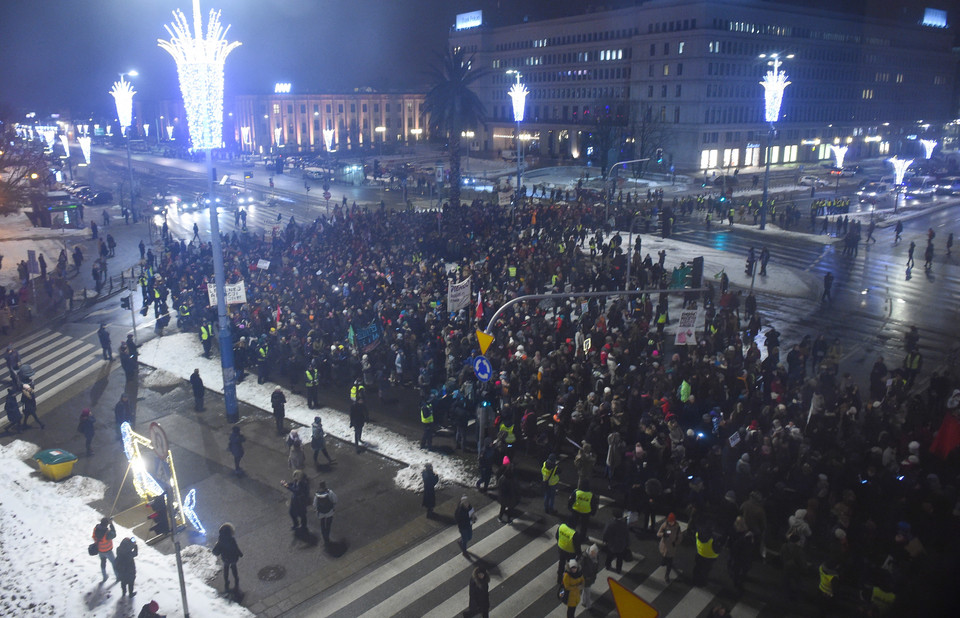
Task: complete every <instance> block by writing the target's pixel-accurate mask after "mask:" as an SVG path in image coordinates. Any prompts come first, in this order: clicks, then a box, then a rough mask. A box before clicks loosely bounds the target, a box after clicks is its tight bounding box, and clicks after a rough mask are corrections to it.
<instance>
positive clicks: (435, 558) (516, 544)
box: [291, 504, 765, 618]
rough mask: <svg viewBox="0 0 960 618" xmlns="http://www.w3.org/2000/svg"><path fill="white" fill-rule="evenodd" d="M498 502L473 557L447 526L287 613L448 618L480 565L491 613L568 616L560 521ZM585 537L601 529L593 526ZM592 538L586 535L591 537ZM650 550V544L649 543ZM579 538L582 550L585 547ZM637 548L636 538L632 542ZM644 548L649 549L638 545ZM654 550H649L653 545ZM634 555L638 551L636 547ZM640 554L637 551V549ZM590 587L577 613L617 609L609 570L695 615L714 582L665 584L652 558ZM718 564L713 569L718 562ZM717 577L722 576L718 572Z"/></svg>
mask: <svg viewBox="0 0 960 618" xmlns="http://www.w3.org/2000/svg"><path fill="white" fill-rule="evenodd" d="M498 509H499V507H498V506H497V505H496V504H492V505H489V506H487V507H484V508H482V509H480V511H479V512H478V520H477V523H476V524H475V525H474V537H473V541H472V542H471V544H470V546H469V548H468V549H469V552H470V554H471V558H470V559H469V560H468V559H467V558H464V557H463V556H462V555H461V553H460V550H459V547H458V546H457V543H456V542H457V540H458V539H459V533H458V531H457V529H456V527H453V526H451V527H449V528H446V529H444V530H442V531H441V532H439V533H437V534H435V535H433V536H432V537H430V538H428V539H426V540H424V541H423V542H421V543H418V544H415V545H413V546H411V547H410V548H409V549H407V550H406V551H404V552H402V553H400V554H397V555H395V556H393V557H392V558H391V559H390V560H388V561H387V562H385V563H383V564H381V565H379V566H376V567H372V568H371V569H370V570H368V571H366V572H362V573H360V574H358V575H357V576H356V577H354V578H353V579H351V580H348V581H346V582H344V583H343V584H341V585H339V587H338V588H336V589H334V590H332V591H330V592H325V593H321V594H320V595H319V596H318V597H315V598H313V599H311V601H309V602H308V603H307V604H305V606H302V607H299V608H297V609H296V610H294V611H293V612H292V613H291V615H297V616H306V615H322V616H326V617H329V618H346V617H348V616H349V617H354V616H360V617H367V618H372V617H381V616H399V617H408V616H409V617H413V616H416V617H421V616H422V617H425V618H449V617H450V616H457V615H460V614H461V613H462V612H463V611H464V610H465V609H466V607H467V602H468V595H469V591H468V583H469V579H470V576H471V573H472V572H473V569H474V568H475V567H476V566H477V565H479V564H482V565H484V566H485V567H486V568H487V570H488V572H489V573H490V603H491V610H490V616H491V617H502V618H508V617H509V618H512V617H515V616H521V617H527V616H529V617H538V618H540V617H544V616H548V617H554V616H555V617H557V618H562V617H563V616H566V607H565V606H562V605H560V604H559V603H558V601H557V597H556V588H557V583H556V582H557V561H558V552H557V547H556V540H555V534H556V530H557V525H558V522H557V521H556V520H555V519H553V518H547V517H544V516H540V515H538V514H535V513H531V514H525V515H521V516H520V517H518V518H515V519H514V521H513V523H512V524H509V525H505V524H501V523H500V522H499V521H497V519H496V517H495V515H496V513H498ZM591 533H592V534H591V537H595V536H597V535H598V534H599V528H598V527H595V528H593V529H592V530H591ZM595 540H596V539H593V540H592V541H591V542H595ZM647 545H649V546H650V547H649V548H651V549H652V547H653V543H652V542H647ZM586 546H587V545H586V544H585V545H584V549H585V548H586ZM634 547H635V550H636V543H634ZM644 549H648V548H646V547H645V548H644ZM654 551H655V550H654ZM634 553H635V555H638V554H637V552H636V551H635V552H634ZM638 557H639V555H638ZM600 560H601V564H600V566H601V569H600V572H599V574H598V577H597V581H596V583H595V584H594V585H593V586H592V591H593V598H594V600H593V603H592V606H591V607H590V608H589V609H588V608H584V607H583V606H580V607H578V608H577V610H576V615H577V616H617V615H618V614H617V611H616V608H615V606H614V604H613V598H612V594H611V593H610V592H609V586H608V585H607V583H606V581H607V577H613V578H615V579H616V580H617V581H619V582H620V583H621V584H623V585H624V586H626V587H627V588H628V589H630V590H633V591H634V592H635V593H636V594H638V595H639V596H640V597H641V598H643V599H644V600H646V601H647V602H649V603H650V604H651V605H652V606H653V607H655V608H656V609H657V610H658V611H659V612H660V615H661V616H667V617H671V618H693V617H697V616H701V615H706V614H707V613H709V611H710V609H711V608H712V606H713V605H715V601H716V600H717V598H718V596H717V595H718V593H719V592H720V591H721V588H720V586H718V585H711V586H710V587H707V588H698V587H692V586H690V585H689V584H687V583H686V582H685V581H684V580H682V579H675V580H674V581H673V582H672V583H670V584H667V583H666V582H665V581H664V568H663V567H660V566H658V562H659V561H658V560H655V559H654V558H653V557H651V558H648V559H642V557H640V560H639V561H637V560H635V561H631V562H628V563H625V564H624V571H623V574H622V575H621V574H617V573H615V572H612V571H607V570H605V569H603V568H602V566H603V555H602V554H601V559H600ZM718 571H719V569H718ZM714 576H715V577H722V575H720V574H719V572H715V573H714ZM725 605H726V607H727V608H728V609H730V608H733V610H734V611H732V612H731V614H730V615H732V616H738V617H744V618H753V617H756V616H759V615H760V613H761V609H762V608H763V606H764V605H765V603H763V602H761V601H760V600H759V599H749V600H740V601H739V602H736V600H733V601H731V600H729V599H728V600H726V601H725Z"/></svg>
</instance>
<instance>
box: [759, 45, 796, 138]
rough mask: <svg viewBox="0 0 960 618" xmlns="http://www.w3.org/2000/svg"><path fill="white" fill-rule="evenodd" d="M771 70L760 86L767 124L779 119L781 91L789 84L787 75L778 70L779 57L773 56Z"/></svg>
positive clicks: (781, 100) (781, 101) (781, 99)
mask: <svg viewBox="0 0 960 618" xmlns="http://www.w3.org/2000/svg"><path fill="white" fill-rule="evenodd" d="M772 64H773V70H772V71H770V70H768V71H767V74H766V75H764V76H763V81H761V82H760V85H761V86H763V111H764V117H765V118H766V121H767V122H776V121H777V120H778V119H779V118H780V106H781V105H782V104H783V91H784V90H785V89H786V88H787V86H789V85H790V84H791V82H789V81H787V74H786V73H784V72H783V71H781V70H780V65H781V64H782V63H781V62H780V57H779V56H778V55H776V54H774V55H773V61H772Z"/></svg>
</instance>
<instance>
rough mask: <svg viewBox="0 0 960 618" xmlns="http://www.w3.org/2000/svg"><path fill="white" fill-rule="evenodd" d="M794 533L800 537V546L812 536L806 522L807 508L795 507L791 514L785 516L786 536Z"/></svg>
mask: <svg viewBox="0 0 960 618" xmlns="http://www.w3.org/2000/svg"><path fill="white" fill-rule="evenodd" d="M791 534H796V535H797V536H799V537H800V540H799V541H798V543H799V544H800V547H805V546H806V544H807V539H809V538H810V537H811V536H813V530H811V529H810V524H808V523H807V509H797V510H796V512H794V514H793V515H791V516H790V517H788V518H787V536H790V535H791Z"/></svg>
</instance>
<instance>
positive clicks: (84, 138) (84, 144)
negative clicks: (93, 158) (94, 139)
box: [77, 135, 91, 165]
mask: <svg viewBox="0 0 960 618" xmlns="http://www.w3.org/2000/svg"><path fill="white" fill-rule="evenodd" d="M90 141H91V138H90V136H89V135H81V136H80V137H78V138H77V143H79V144H80V152H82V153H83V160H84V161H86V165H90Z"/></svg>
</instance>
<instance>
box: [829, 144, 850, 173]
mask: <svg viewBox="0 0 960 618" xmlns="http://www.w3.org/2000/svg"><path fill="white" fill-rule="evenodd" d="M830 148H831V149H832V150H833V159H834V161H836V163H837V169H843V159H844V157H846V156H847V150H848V149H849V147H848V146H837V145H835V144H831V145H830Z"/></svg>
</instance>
